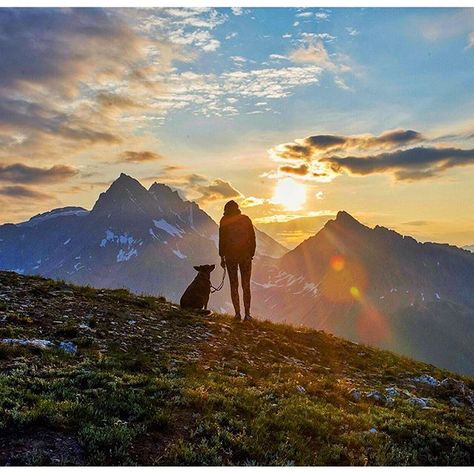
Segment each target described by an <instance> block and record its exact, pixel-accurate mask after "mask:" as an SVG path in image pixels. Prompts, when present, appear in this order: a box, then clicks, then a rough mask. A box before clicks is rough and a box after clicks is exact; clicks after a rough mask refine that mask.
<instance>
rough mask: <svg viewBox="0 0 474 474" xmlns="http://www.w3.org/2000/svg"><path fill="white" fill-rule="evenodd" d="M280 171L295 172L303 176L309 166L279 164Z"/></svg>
mask: <svg viewBox="0 0 474 474" xmlns="http://www.w3.org/2000/svg"><path fill="white" fill-rule="evenodd" d="M280 171H281V172H282V173H286V174H296V175H299V176H305V175H307V174H308V172H309V166H308V165H306V164H304V163H303V164H302V165H300V166H296V167H295V166H280Z"/></svg>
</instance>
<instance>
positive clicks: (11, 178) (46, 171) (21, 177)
mask: <svg viewBox="0 0 474 474" xmlns="http://www.w3.org/2000/svg"><path fill="white" fill-rule="evenodd" d="M77 174H78V170H77V169H76V168H73V167H71V166H67V165H55V166H52V167H51V168H36V167H32V166H27V165H24V164H22V163H15V164H12V165H7V166H2V165H0V181H3V182H11V183H56V182H61V181H64V180H65V179H68V178H71V177H73V176H76V175H77Z"/></svg>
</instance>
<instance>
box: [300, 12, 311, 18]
mask: <svg viewBox="0 0 474 474" xmlns="http://www.w3.org/2000/svg"><path fill="white" fill-rule="evenodd" d="M313 15H314V14H313V12H301V13H297V14H296V18H310V17H312V16H313Z"/></svg>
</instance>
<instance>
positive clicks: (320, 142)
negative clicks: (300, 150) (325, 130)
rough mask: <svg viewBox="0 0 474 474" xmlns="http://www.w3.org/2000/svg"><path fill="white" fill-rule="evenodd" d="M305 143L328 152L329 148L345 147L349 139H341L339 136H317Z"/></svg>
mask: <svg viewBox="0 0 474 474" xmlns="http://www.w3.org/2000/svg"><path fill="white" fill-rule="evenodd" d="M304 141H305V143H307V145H309V146H311V147H314V148H317V149H318V150H326V149H328V148H334V147H336V146H341V145H344V144H345V143H346V141H347V138H346V137H339V136H337V135H315V136H313V137H308V138H306V139H305V140H304Z"/></svg>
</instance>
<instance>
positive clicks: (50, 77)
mask: <svg viewBox="0 0 474 474" xmlns="http://www.w3.org/2000/svg"><path fill="white" fill-rule="evenodd" d="M0 31H1V32H2V34H1V35H0V70H1V71H2V74H1V75H0V87H4V88H18V87H20V88H22V87H24V86H25V85H31V84H41V85H54V86H55V88H56V90H55V92H56V93H63V94H66V95H71V94H72V93H74V91H75V90H77V88H78V87H79V86H80V82H79V81H81V80H84V79H86V78H88V77H89V75H90V74H92V73H99V74H102V75H103V77H104V78H106V77H113V76H117V75H119V74H122V73H123V72H124V67H127V66H128V63H129V62H130V61H133V60H134V59H135V57H136V55H137V50H138V48H139V47H140V46H141V44H142V43H143V40H142V39H141V38H140V37H139V36H138V35H136V34H135V33H134V32H133V31H132V30H131V29H130V28H129V27H128V26H127V25H126V24H125V23H124V22H123V21H122V20H121V18H120V16H119V15H118V14H115V12H111V11H107V10H104V9H100V8H73V9H72V8H54V9H53V8H25V9H16V8H4V9H1V10H0Z"/></svg>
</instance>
